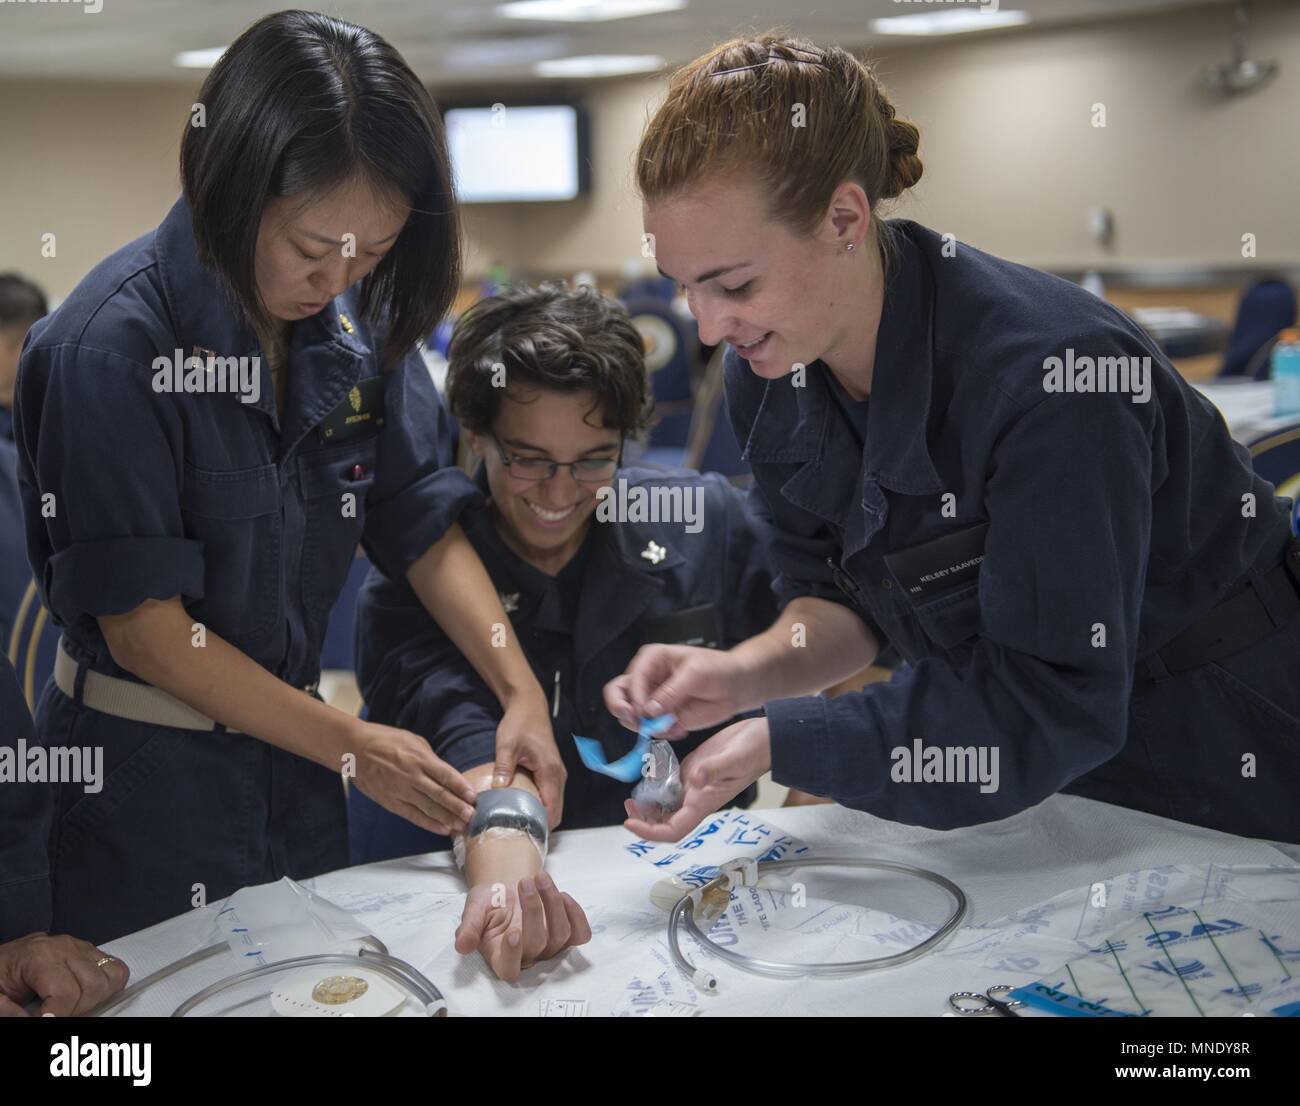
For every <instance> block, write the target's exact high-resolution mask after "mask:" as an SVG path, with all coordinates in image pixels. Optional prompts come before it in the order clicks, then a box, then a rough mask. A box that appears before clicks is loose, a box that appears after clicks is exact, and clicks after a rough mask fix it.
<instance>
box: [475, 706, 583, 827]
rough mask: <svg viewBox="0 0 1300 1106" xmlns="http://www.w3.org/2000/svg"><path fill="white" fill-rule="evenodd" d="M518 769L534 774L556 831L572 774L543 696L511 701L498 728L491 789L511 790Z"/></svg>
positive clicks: (539, 793)
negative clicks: (565, 783) (559, 745)
mask: <svg viewBox="0 0 1300 1106" xmlns="http://www.w3.org/2000/svg"><path fill="white" fill-rule="evenodd" d="M516 766H518V767H523V768H527V769H528V770H529V771H530V772H531V773H532V774H533V783H535V784H536V785H537V792H538V795H539V796H540V797H541V800H542V803H543V805H545V807H546V816H547V820H548V821H549V822H550V828H551V829H555V827H556V826H558V825H559V824H560V818H561V817H562V816H563V814H564V781H565V780H566V779H568V776H569V773H568V770H567V769H566V768H565V767H564V761H563V760H562V759H561V757H560V750H559V749H558V748H557V747H556V744H555V734H554V731H553V730H552V729H551V715H550V711H549V710H548V709H547V706H546V700H545V699H544V698H542V697H541V696H540V695H537V696H522V697H519V698H516V699H512V700H511V701H510V705H509V706H508V707H507V708H506V712H505V714H504V715H503V716H502V718H501V723H500V725H498V726H497V743H496V764H495V767H494V768H493V771H492V786H493V787H509V786H510V782H511V780H513V779H514V776H515V768H516Z"/></svg>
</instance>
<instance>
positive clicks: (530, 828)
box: [452, 787, 550, 868]
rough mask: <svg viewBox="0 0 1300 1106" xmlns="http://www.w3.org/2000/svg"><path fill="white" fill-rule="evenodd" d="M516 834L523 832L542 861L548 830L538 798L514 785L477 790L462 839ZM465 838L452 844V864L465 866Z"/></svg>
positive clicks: (544, 813)
mask: <svg viewBox="0 0 1300 1106" xmlns="http://www.w3.org/2000/svg"><path fill="white" fill-rule="evenodd" d="M519 834H525V835H527V837H528V839H529V840H530V841H531V842H532V843H533V844H534V845H535V846H536V847H537V851H538V852H539V853H540V854H541V857H542V863H543V864H545V863H546V848H547V843H548V841H549V837H550V833H549V831H548V829H547V822H546V807H544V806H543V805H542V800H541V799H539V798H538V797H537V796H536V795H532V794H529V793H528V792H527V791H524V790H522V789H520V788H518V787H493V788H490V789H489V790H487V791H480V792H479V793H478V798H477V799H475V801H474V817H472V818H471V819H470V820H469V829H468V830H466V832H465V838H468V839H470V840H479V839H483V838H486V839H488V840H490V839H492V838H494V837H513V836H517V835H519ZM465 838H460V837H458V838H456V840H455V841H454V842H453V843H452V844H453V851H454V853H455V855H456V863H457V864H458V865H459V866H460V867H462V868H463V867H464V866H465V861H464V841H465Z"/></svg>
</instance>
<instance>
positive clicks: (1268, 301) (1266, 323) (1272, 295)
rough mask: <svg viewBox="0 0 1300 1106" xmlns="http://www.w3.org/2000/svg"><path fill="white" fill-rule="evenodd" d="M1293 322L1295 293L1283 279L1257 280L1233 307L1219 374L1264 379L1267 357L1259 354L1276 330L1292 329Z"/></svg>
mask: <svg viewBox="0 0 1300 1106" xmlns="http://www.w3.org/2000/svg"><path fill="white" fill-rule="evenodd" d="M1295 322H1296V294H1295V289H1294V288H1292V287H1291V285H1290V284H1288V283H1287V282H1286V281H1284V280H1261V281H1258V282H1257V283H1255V284H1253V285H1252V286H1251V287H1250V288H1249V289H1247V290H1246V293H1245V295H1243V296H1242V297H1241V303H1240V304H1239V305H1238V306H1237V319H1236V322H1235V323H1234V324H1233V327H1232V335H1231V337H1229V339H1228V349H1227V352H1226V353H1224V355H1223V367H1222V368H1221V369H1220V370H1219V375H1220V376H1251V377H1253V378H1254V379H1256V380H1267V379H1268V377H1269V363H1268V357H1267V356H1260V355H1261V353H1263V352H1264V351H1265V349H1266V348H1271V346H1272V343H1273V339H1275V338H1276V337H1277V335H1278V331H1281V330H1285V329H1286V328H1287V327H1289V326H1295Z"/></svg>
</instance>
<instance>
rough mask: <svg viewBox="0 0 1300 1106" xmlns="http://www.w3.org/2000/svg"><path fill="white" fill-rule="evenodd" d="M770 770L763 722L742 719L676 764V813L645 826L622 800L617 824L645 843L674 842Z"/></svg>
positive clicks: (631, 807) (767, 738)
mask: <svg viewBox="0 0 1300 1106" xmlns="http://www.w3.org/2000/svg"><path fill="white" fill-rule="evenodd" d="M771 767H772V745H771V741H770V739H769V737H768V730H767V719H766V718H765V717H761V716H760V717H758V718H746V719H743V720H742V721H740V722H736V723H733V724H732V725H730V726H727V727H726V728H725V729H722V730H719V731H718V732H717V733H715V734H714V735H713V736H712V737H711V738H709V739H708V741H706V742H704V744H702V745H701V746H700V747H699V748H698V749H696V750H695V751H694V752H693V753H691V754H690V756H688V757H687V758H686V759H685V760H684V761H682V766H681V777H682V786H683V788H684V794H683V801H682V807H681V809H680V810H678V811H677V813H675V814H673V815H671V816H670V817H669V818H667V819H665V820H664V821H661V822H647V821H646V820H645V819H644V818H642V817H641V815H640V814H638V813H637V809H636V805H635V804H634V803H633V802H632V800H631V799H628V800H627V802H626V803H625V804H624V807H625V809H626V810H627V814H628V817H627V821H626V822H624V823H623V825H624V826H625V827H627V829H629V830H631V832H632V833H635V834H636V835H637V836H638V837H643V838H645V839H646V840H648V841H680V840H681V839H682V838H683V837H685V836H686V835H687V834H688V833H690V832H691V830H693V829H694V828H695V827H696V826H698V825H699V824H700V823H701V822H703V821H704V819H705V818H707V817H708V816H709V815H710V814H712V813H713V812H714V811H715V810H717V809H718V808H719V807H721V806H725V805H726V804H727V803H728V802H730V801H731V800H732V799H734V798H735V797H736V796H737V795H739V794H740V793H741V792H742V791H744V790H745V788H747V787H748V786H749V785H750V784H751V783H753V782H755V781H756V780H757V779H758V778H759V777H760V776H762V775H763V773H764V772H766V771H768V770H769V769H770V768H771Z"/></svg>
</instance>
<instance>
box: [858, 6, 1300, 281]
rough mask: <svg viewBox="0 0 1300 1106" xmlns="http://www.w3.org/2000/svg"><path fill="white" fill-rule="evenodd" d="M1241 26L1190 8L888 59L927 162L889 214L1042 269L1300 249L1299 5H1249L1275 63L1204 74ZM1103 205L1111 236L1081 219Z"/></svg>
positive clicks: (1257, 42) (887, 74) (1220, 258)
mask: <svg viewBox="0 0 1300 1106" xmlns="http://www.w3.org/2000/svg"><path fill="white" fill-rule="evenodd" d="M1231 27H1232V22H1231V12H1230V10H1229V9H1227V8H1191V9H1184V10H1182V11H1180V12H1178V13H1166V14H1165V15H1164V16H1161V17H1158V18H1142V19H1134V20H1126V21H1124V22H1122V23H1113V24H1108V25H1104V26H1091V25H1090V26H1086V27H1080V28H1077V29H1069V30H1053V31H1047V32H1042V33H1022V34H1015V35H1005V36H1002V37H1001V38H999V39H996V40H994V39H985V40H983V41H971V42H969V43H966V42H963V43H960V44H957V43H954V44H952V45H948V46H943V47H935V48H929V49H924V50H916V51H910V52H901V51H900V52H899V53H897V54H896V55H894V56H891V57H887V58H884V59H882V60H881V63H880V65H879V68H880V70H881V73H882V76H883V78H884V80H885V83H886V85H887V86H888V88H889V90H890V92H891V94H892V95H893V97H894V99H895V101H896V103H898V104H899V105H900V106H901V113H902V114H904V115H906V116H907V117H909V118H911V119H912V120H913V121H914V122H916V124H917V125H918V126H919V127H920V128H921V137H922V143H921V157H922V160H923V162H924V163H925V174H924V176H923V177H922V178H921V182H920V184H919V186H918V188H917V190H916V195H915V198H914V199H913V200H912V201H911V202H909V203H906V204H903V205H901V206H899V207H898V209H897V213H898V214H900V215H907V216H908V217H909V218H914V219H917V220H919V221H920V222H923V223H927V224H929V225H932V226H933V227H934V228H935V229H939V230H943V231H951V232H952V233H954V234H956V235H957V236H958V237H959V238H960V239H962V240H963V241H968V242H970V243H972V244H974V245H977V246H980V247H983V248H985V249H989V250H991V251H992V252H994V253H998V254H1002V255H1005V256H1008V257H1013V258H1015V259H1017V260H1020V261H1023V262H1026V263H1028V264H1034V265H1041V266H1045V267H1050V266H1054V265H1060V266H1073V265H1091V264H1105V263H1108V262H1115V261H1119V262H1156V261H1163V260H1170V261H1180V262H1204V263H1217V264H1241V263H1242V257H1241V236H1242V234H1244V233H1247V232H1250V233H1253V234H1254V235H1256V238H1257V245H1258V262H1259V263H1260V264H1267V263H1268V262H1270V261H1271V262H1279V263H1282V262H1285V263H1295V262H1300V5H1298V4H1296V3H1294V2H1292V0H1284V2H1282V3H1271V4H1260V3H1257V4H1256V5H1255V18H1254V26H1253V30H1252V32H1251V54H1252V56H1253V57H1255V58H1257V59H1274V60H1276V61H1278V62H1279V63H1280V69H1279V72H1278V74H1277V76H1276V77H1274V79H1273V81H1272V83H1270V84H1268V85H1266V86H1265V87H1264V88H1263V89H1261V90H1259V91H1257V92H1255V93H1252V94H1248V95H1243V96H1240V97H1237V98H1234V99H1231V100H1229V99H1225V98H1223V97H1221V96H1213V95H1209V94H1206V93H1203V92H1202V91H1200V89H1199V88H1198V87H1197V81H1198V79H1199V76H1200V73H1201V71H1202V70H1203V69H1204V68H1206V67H1208V66H1211V65H1217V64H1220V63H1222V62H1224V61H1226V60H1227V58H1228V53H1229V31H1230V29H1231ZM1094 103H1102V104H1105V106H1106V126H1105V128H1094V127H1093V126H1092V124H1091V110H1092V105H1093V104H1094ZM995 105H996V112H994V111H992V110H990V108H991V107H993V106H995ZM1093 205H1100V206H1104V207H1109V208H1110V209H1111V210H1112V211H1113V213H1114V216H1115V239H1114V243H1113V245H1112V247H1111V248H1110V249H1109V250H1106V249H1103V248H1102V247H1101V246H1098V245H1097V244H1096V243H1094V242H1092V240H1091V239H1090V238H1089V237H1088V235H1087V233H1086V227H1085V216H1086V211H1087V209H1088V208H1089V207H1090V206H1093Z"/></svg>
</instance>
